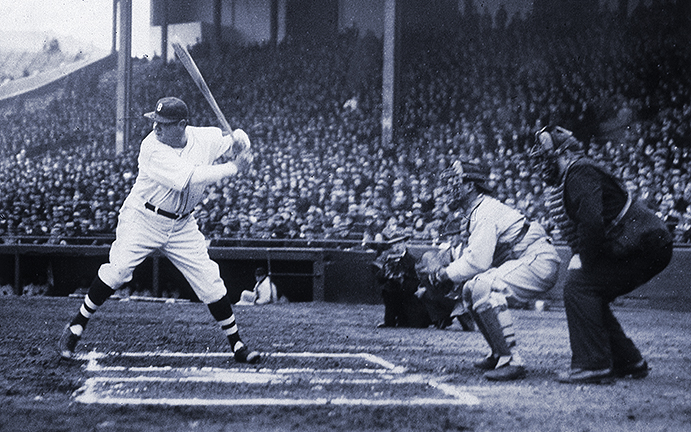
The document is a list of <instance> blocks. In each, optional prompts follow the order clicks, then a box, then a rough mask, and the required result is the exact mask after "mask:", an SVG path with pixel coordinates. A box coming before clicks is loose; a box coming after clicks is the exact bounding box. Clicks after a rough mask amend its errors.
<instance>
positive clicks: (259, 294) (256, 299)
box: [235, 267, 278, 306]
mask: <svg viewBox="0 0 691 432" xmlns="http://www.w3.org/2000/svg"><path fill="white" fill-rule="evenodd" d="M254 279H255V280H256V283H255V284H254V288H253V289H252V291H249V290H244V291H243V292H242V293H241V294H240V301H239V302H237V303H235V304H236V305H239V306H251V305H264V304H269V303H276V302H277V301H278V290H277V289H276V285H275V284H274V283H273V281H271V278H270V277H269V274H268V273H267V271H266V268H264V267H257V270H255V272H254Z"/></svg>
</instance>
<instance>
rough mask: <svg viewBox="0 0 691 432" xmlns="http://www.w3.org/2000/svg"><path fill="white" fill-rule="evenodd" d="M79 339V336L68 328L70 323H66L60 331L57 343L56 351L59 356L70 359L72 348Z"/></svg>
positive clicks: (72, 352) (72, 353) (72, 355)
mask: <svg viewBox="0 0 691 432" xmlns="http://www.w3.org/2000/svg"><path fill="white" fill-rule="evenodd" d="M79 339H81V337H80V336H77V335H76V334H74V333H72V330H70V325H69V324H67V325H66V326H65V329H64V330H63V331H62V335H61V336H60V342H59V344H58V351H59V352H60V356H61V357H63V358H66V359H71V358H73V357H74V349H75V348H76V347H77V343H78V342H79Z"/></svg>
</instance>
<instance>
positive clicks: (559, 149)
mask: <svg viewBox="0 0 691 432" xmlns="http://www.w3.org/2000/svg"><path fill="white" fill-rule="evenodd" d="M565 150H572V151H578V150H581V144H580V142H578V140H577V139H576V137H574V136H573V132H571V131H570V130H568V129H565V128H563V127H561V126H545V127H543V128H542V129H540V130H539V131H537V132H536V133H535V145H534V146H533V148H532V149H531V150H530V156H531V157H533V158H535V157H541V156H544V155H546V154H549V153H554V154H557V155H558V154H561V153H563V152H564V151H565Z"/></svg>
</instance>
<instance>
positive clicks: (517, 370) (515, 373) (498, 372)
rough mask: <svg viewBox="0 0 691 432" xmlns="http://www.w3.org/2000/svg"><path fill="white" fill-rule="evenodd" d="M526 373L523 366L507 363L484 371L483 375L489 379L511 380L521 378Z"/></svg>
mask: <svg viewBox="0 0 691 432" xmlns="http://www.w3.org/2000/svg"><path fill="white" fill-rule="evenodd" d="M525 374H526V371H525V367H524V366H514V365H512V364H511V363H507V364H505V365H504V366H501V367H498V368H496V369H494V370H491V371H488V372H485V373H484V375H483V376H484V377H485V378H487V379H488V380H490V381H513V380H517V379H519V378H523V377H524V376H525Z"/></svg>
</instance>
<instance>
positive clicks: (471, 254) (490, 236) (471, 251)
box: [446, 216, 498, 283]
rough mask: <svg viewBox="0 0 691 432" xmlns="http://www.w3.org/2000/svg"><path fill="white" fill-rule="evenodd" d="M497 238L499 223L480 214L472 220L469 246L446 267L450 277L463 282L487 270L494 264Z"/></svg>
mask: <svg viewBox="0 0 691 432" xmlns="http://www.w3.org/2000/svg"><path fill="white" fill-rule="evenodd" d="M497 238H498V231H497V225H496V224H495V223H494V222H493V221H492V220H491V219H489V218H487V217H482V216H478V218H477V220H475V221H472V220H471V226H470V236H469V237H468V246H466V248H465V249H464V250H463V254H462V255H461V256H460V257H459V258H458V259H457V260H455V261H454V262H452V263H451V264H449V266H448V267H447V268H446V273H447V274H448V276H449V278H450V279H451V280H452V281H454V282H455V283H461V282H463V281H465V280H468V279H470V278H471V277H473V276H475V275H476V274H478V273H482V272H484V271H487V270H488V269H489V268H490V266H491V265H492V257H493V256H494V249H495V248H496V246H497Z"/></svg>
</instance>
